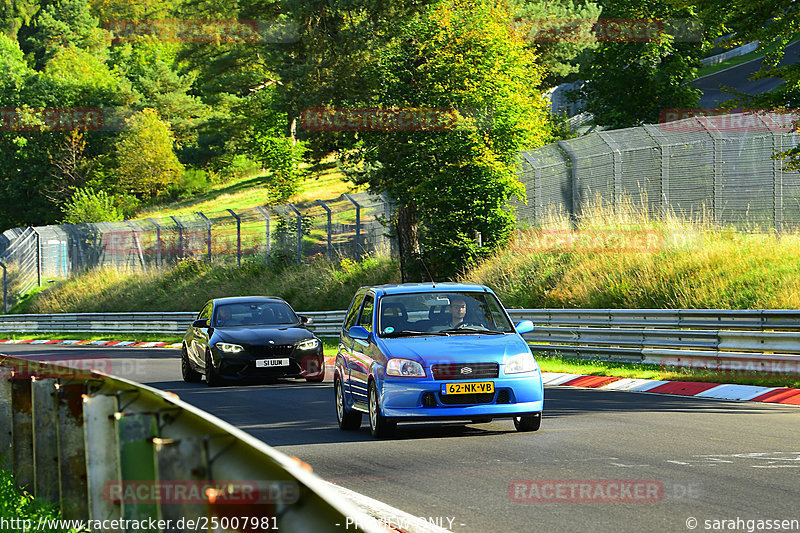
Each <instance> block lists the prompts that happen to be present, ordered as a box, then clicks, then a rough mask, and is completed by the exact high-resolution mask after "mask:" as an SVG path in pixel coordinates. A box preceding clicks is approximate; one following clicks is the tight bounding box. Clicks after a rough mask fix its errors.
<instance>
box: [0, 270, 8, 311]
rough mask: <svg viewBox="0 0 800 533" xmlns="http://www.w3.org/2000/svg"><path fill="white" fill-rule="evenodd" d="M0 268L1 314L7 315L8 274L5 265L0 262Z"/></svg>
mask: <svg viewBox="0 0 800 533" xmlns="http://www.w3.org/2000/svg"><path fill="white" fill-rule="evenodd" d="M0 267H2V268H3V314H4V315H5V314H6V313H8V272H7V269H6V264H5V263H3V262H0Z"/></svg>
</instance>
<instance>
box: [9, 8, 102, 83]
mask: <svg viewBox="0 0 800 533" xmlns="http://www.w3.org/2000/svg"><path fill="white" fill-rule="evenodd" d="M28 29H29V31H25V32H23V33H24V34H28V37H27V38H26V39H24V41H23V42H24V43H25V48H26V51H28V52H30V53H32V54H33V56H34V57H35V62H36V65H37V67H39V68H41V67H42V66H44V65H45V64H46V63H47V62H48V61H49V60H50V59H51V58H52V57H53V56H54V55H56V54H57V53H58V52H59V51H60V50H61V49H63V48H77V49H80V50H83V51H86V52H89V53H91V54H93V55H95V56H97V57H98V58H101V59H102V58H104V56H105V53H106V50H107V48H108V43H109V41H110V40H111V35H110V34H109V33H108V32H107V31H105V30H103V29H101V28H99V27H98V20H97V18H95V17H93V16H92V14H91V12H90V10H89V4H88V3H87V1H86V0H57V1H55V2H52V3H49V2H47V3H43V5H42V9H41V10H40V11H39V12H38V13H37V14H36V16H35V17H34V19H33V21H32V24H31V26H29V27H28Z"/></svg>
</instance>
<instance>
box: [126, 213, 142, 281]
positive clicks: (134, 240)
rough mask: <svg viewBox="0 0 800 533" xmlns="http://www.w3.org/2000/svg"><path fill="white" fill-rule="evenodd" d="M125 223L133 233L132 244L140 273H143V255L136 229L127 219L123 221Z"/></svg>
mask: <svg viewBox="0 0 800 533" xmlns="http://www.w3.org/2000/svg"><path fill="white" fill-rule="evenodd" d="M125 223H126V224H127V225H128V226H129V227H130V228H131V233H133V244H135V245H136V251H137V252H138V253H139V263H140V264H141V265H142V271H144V270H145V267H144V254H143V253H142V245H141V244H140V243H139V236H138V235H137V234H136V227H135V226H134V225H133V223H132V222H131V221H130V220H128V219H125Z"/></svg>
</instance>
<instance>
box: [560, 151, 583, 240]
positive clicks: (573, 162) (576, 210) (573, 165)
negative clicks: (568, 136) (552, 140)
mask: <svg viewBox="0 0 800 533" xmlns="http://www.w3.org/2000/svg"><path fill="white" fill-rule="evenodd" d="M556 144H557V145H558V146H559V148H561V149H562V150H564V152H565V153H566V154H567V158H568V159H569V168H570V171H569V177H570V180H571V181H572V188H571V190H572V197H571V198H570V204H569V212H570V218H571V219H572V223H573V225H575V224H576V223H577V222H578V218H579V217H580V212H581V191H580V182H579V181H578V158H577V156H576V155H575V151H574V150H573V149H572V148H570V146H569V144H567V143H566V141H556Z"/></svg>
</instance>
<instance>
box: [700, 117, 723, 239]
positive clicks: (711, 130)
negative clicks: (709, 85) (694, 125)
mask: <svg viewBox="0 0 800 533" xmlns="http://www.w3.org/2000/svg"><path fill="white" fill-rule="evenodd" d="M694 119H695V120H697V122H698V124H700V125H701V126H702V127H703V129H704V130H705V131H706V132H707V133H708V135H709V136H710V137H711V141H712V143H713V152H714V166H713V167H712V168H713V169H714V173H713V178H714V180H713V187H714V190H713V191H712V196H711V199H712V204H711V205H712V206H713V207H712V210H713V216H714V225H716V226H719V225H720V220H721V219H722V218H721V213H720V211H721V210H722V190H721V189H722V146H720V144H721V143H720V140H721V136H720V133H719V130H718V129H717V128H716V127H714V125H713V122H711V123H709V121H706V120H700V117H694Z"/></svg>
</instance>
